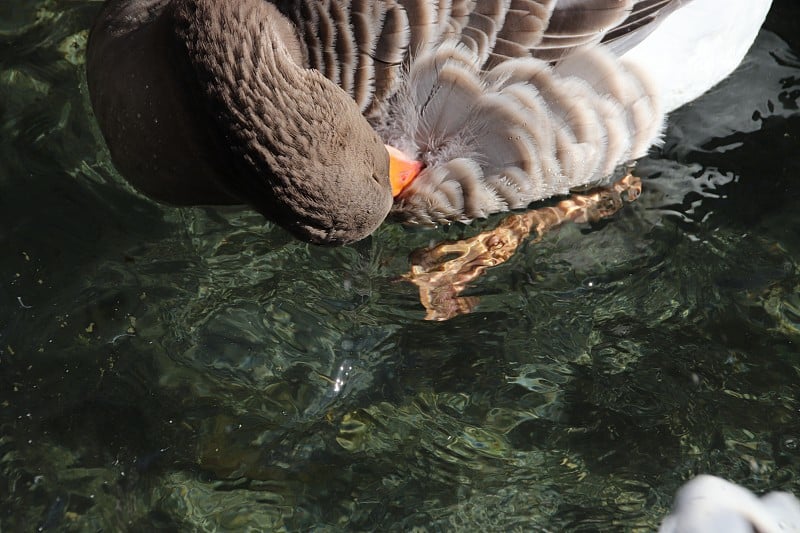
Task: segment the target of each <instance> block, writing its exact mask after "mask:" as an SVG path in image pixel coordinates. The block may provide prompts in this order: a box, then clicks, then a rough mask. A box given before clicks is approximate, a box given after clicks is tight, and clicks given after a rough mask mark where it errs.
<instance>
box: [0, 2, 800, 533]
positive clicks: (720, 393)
mask: <svg viewBox="0 0 800 533" xmlns="http://www.w3.org/2000/svg"><path fill="white" fill-rule="evenodd" d="M98 6H99V4H98V3H97V2H80V1H70V2H66V1H44V2H16V1H14V2H7V3H5V4H3V5H2V6H0V42H2V46H0V91H2V94H3V97H2V99H0V139H2V141H0V217H1V222H0V242H2V250H3V252H4V253H3V258H2V260H1V261H0V302H2V303H0V478H1V479H0V493H1V494H3V497H2V498H0V528H3V529H4V530H5V529H7V530H9V531H16V530H30V529H33V528H35V527H42V528H45V529H55V530H67V531H97V530H99V529H103V530H106V531H114V530H121V529H127V530H134V531H152V530H156V529H163V530H169V531H171V530H176V529H179V530H186V531H192V530H198V531H212V530H246V529H247V528H252V529H254V530H269V529H273V528H279V527H284V528H286V529H290V530H295V529H306V530H308V529H314V530H334V531H335V530H350V529H355V530H405V529H410V528H411V527H413V526H421V527H425V528H427V529H429V530H449V529H456V528H461V529H464V530H476V529H479V528H480V529H496V530H499V529H511V528H515V527H516V528H518V529H521V530H522V529H524V530H528V529H548V530H561V529H565V528H566V529H580V530H608V529H625V528H627V529H633V528H643V529H653V528H654V527H656V525H657V524H658V523H659V521H660V519H661V517H662V516H663V515H664V514H665V513H666V512H667V510H668V508H669V505H670V504H671V500H672V495H673V493H674V491H675V490H676V489H677V487H678V486H679V485H680V484H681V483H682V482H683V481H684V480H686V479H688V478H689V477H691V476H693V475H694V474H696V473H699V472H706V473H713V474H718V475H722V476H724V477H727V478H729V479H732V480H733V481H736V482H738V483H742V484H744V485H746V486H747V487H748V488H751V489H753V490H756V491H764V490H768V489H769V490H773V489H783V490H791V491H794V492H795V493H800V400H798V398H800V349H798V342H800V296H798V292H799V291H798V289H799V288H800V271H799V270H798V258H800V231H798V230H799V229H800V215H798V213H797V209H796V205H797V202H798V199H800V183H798V174H800V155H798V154H800V113H798V110H797V105H798V103H800V60H799V59H798V51H800V43H798V41H796V40H795V41H794V43H792V44H787V43H786V42H785V41H786V39H788V38H789V37H792V36H797V35H798V34H800V32H798V27H797V24H798V22H797V21H798V20H800V12H799V11H798V8H797V7H796V6H795V5H794V4H793V3H792V2H790V1H789V0H784V1H779V2H777V3H776V7H775V8H774V9H773V13H772V15H771V16H770V20H769V22H768V25H767V28H768V30H773V31H774V32H776V33H773V32H772V31H765V32H763V33H762V35H761V37H760V38H759V41H758V42H757V45H756V47H755V48H754V50H753V51H752V52H751V54H750V56H749V57H748V59H747V60H746V62H745V63H744V64H743V66H742V67H741V68H740V69H739V71H737V73H736V75H734V76H733V77H732V78H731V79H730V80H728V81H727V82H725V83H724V84H723V85H721V86H720V87H718V88H717V89H716V90H714V91H713V92H712V93H710V94H709V95H707V96H706V97H704V98H703V99H701V100H700V101H698V102H697V103H695V104H693V105H691V106H688V107H687V108H685V109H683V110H681V111H679V112H677V113H676V114H675V115H674V116H673V120H672V123H671V126H670V129H669V130H668V132H667V136H666V143H665V146H664V148H663V149H661V150H658V151H656V152H654V154H653V157H652V158H649V159H646V160H644V161H642V162H641V163H640V164H639V166H638V169H637V174H639V175H641V176H643V177H645V180H644V194H643V196H642V198H640V199H639V200H638V201H637V202H636V203H634V204H632V205H630V206H628V207H626V208H625V209H624V210H623V212H621V213H620V214H619V215H617V216H616V217H615V218H614V219H613V220H611V221H605V222H603V223H601V224H598V225H595V226H593V227H589V226H576V225H570V226H565V227H563V228H562V229H560V230H559V231H557V232H555V233H552V234H549V235H547V236H545V238H544V239H543V240H542V241H541V242H539V243H536V244H533V243H531V244H528V245H526V246H524V247H523V248H522V249H521V250H520V252H519V253H518V254H517V255H516V256H515V257H513V258H512V259H511V260H510V261H508V262H507V263H505V264H503V265H501V266H499V267H497V268H494V269H492V270H490V271H489V273H488V275H486V276H484V277H483V278H482V279H480V280H478V281H477V282H475V283H474V284H473V287H472V288H471V289H469V291H468V294H471V295H475V296H479V297H480V302H481V303H480V305H479V307H478V308H477V309H476V310H475V311H474V312H473V313H472V314H470V315H466V316H461V317H457V318H455V319H453V320H450V321H447V322H440V323H434V322H426V321H424V320H423V316H424V310H423V308H422V307H421V305H420V304H419V301H418V294H417V291H416V288H415V287H414V286H413V285H410V284H408V283H406V282H402V281H398V278H399V277H400V276H401V275H402V274H403V273H405V272H406V271H407V269H408V267H409V263H408V255H409V253H410V252H411V251H413V250H414V249H416V248H418V247H420V246H425V245H428V244H429V243H430V242H431V241H439V240H443V239H454V238H460V237H463V236H466V235H472V234H475V233H477V231H479V230H480V229H485V228H489V227H492V226H493V225H495V224H496V223H497V222H498V221H499V218H494V219H491V220H489V221H484V222H481V223H479V224H476V225H475V226H474V227H470V228H464V227H451V228H445V229H441V230H436V231H419V230H408V229H405V228H403V227H400V226H396V225H386V226H384V227H383V228H381V229H380V230H379V231H378V233H377V234H376V235H375V236H374V237H373V238H371V239H368V240H366V241H364V242H361V243H358V244H356V245H354V246H351V247H347V248H339V249H325V248H317V247H311V246H308V245H305V244H302V243H298V242H296V241H294V240H293V239H292V238H291V237H289V236H288V235H287V234H285V233H284V232H283V231H282V230H280V229H277V228H275V227H274V226H272V225H270V224H265V223H264V221H263V220H262V219H261V218H260V217H258V216H256V215H254V214H252V213H249V212H247V211H243V210H236V209H225V210H213V209H172V208H167V207H164V206H160V205H158V204H155V203H153V202H150V201H148V200H146V199H143V198H141V197H139V196H137V195H135V194H133V193H131V192H130V191H129V190H128V189H127V188H126V186H125V184H124V183H123V182H122V181H121V180H120V179H119V178H118V177H117V176H116V175H115V173H114V171H113V168H112V167H111V165H110V164H109V162H108V158H107V154H106V152H105V150H104V147H103V143H102V141H101V139H100V138H99V136H98V133H97V131H96V129H95V127H94V125H93V122H92V119H91V115H90V112H89V110H88V107H87V101H86V95H85V83H84V80H83V75H82V66H81V65H80V60H81V59H80V58H81V55H80V43H81V42H82V40H81V35H80V32H82V31H84V30H85V29H86V28H88V27H89V24H90V22H91V20H92V17H93V15H94V13H95V12H96V11H97V8H98ZM73 45H77V50H75V49H74V46H73ZM792 47H794V48H792Z"/></svg>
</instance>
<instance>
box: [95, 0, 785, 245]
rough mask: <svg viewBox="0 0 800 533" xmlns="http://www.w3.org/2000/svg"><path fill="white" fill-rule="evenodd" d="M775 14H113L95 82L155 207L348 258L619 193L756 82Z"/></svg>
mask: <svg viewBox="0 0 800 533" xmlns="http://www.w3.org/2000/svg"><path fill="white" fill-rule="evenodd" d="M769 4H770V0H439V1H431V0H427V1H422V0H420V1H415V0H382V1H380V0H372V1H370V0H276V1H274V2H268V1H266V0H110V1H108V2H106V4H105V5H104V7H103V9H102V12H101V13H100V15H99V17H98V19H97V21H96V23H95V25H94V27H93V29H92V32H91V36H90V39H89V46H88V51H87V72H88V82H89V90H90V94H91V100H92V105H93V107H94V111H95V114H96V116H97V119H98V122H99V124H100V128H101V130H102V132H103V135H104V137H105V139H106V141H107V144H108V147H109V150H110V152H111V156H112V159H113V161H114V163H115V165H116V167H117V168H118V170H119V171H120V172H121V173H122V174H123V175H124V176H125V177H126V178H127V179H128V180H129V181H130V182H131V183H132V184H133V185H134V186H135V187H136V188H138V189H139V190H140V191H141V192H143V193H145V194H147V195H149V196H151V197H152V198H155V199H157V200H161V201H164V202H168V203H172V204H178V205H187V204H232V203H246V204H249V205H251V206H252V207H254V208H255V209H257V210H258V211H259V212H261V213H262V214H264V216H266V217H267V218H269V219H272V220H274V221H276V222H277V223H278V224H280V225H282V226H283V227H285V228H286V229H288V230H289V231H291V232H292V233H294V234H295V235H297V236H298V237H300V238H302V239H306V240H309V241H312V242H315V243H327V244H342V243H347V242H351V241H355V240H358V239H361V238H363V237H365V236H367V235H369V234H370V233H371V232H372V231H374V230H375V228H376V227H377V226H378V225H380V224H381V222H382V221H383V220H384V219H385V218H386V217H387V215H388V214H389V213H390V211H391V213H392V214H394V215H395V216H396V217H397V218H400V219H402V220H405V221H409V222H417V223H438V222H448V221H469V220H471V219H474V218H477V217H485V216H487V215H489V214H491V213H495V212H498V211H504V210H509V209H519V208H524V207H526V206H527V205H529V204H530V203H531V202H534V201H536V200H540V199H544V198H548V197H551V196H553V195H559V194H564V193H567V192H568V191H569V190H570V189H571V188H574V187H577V186H583V185H590V184H602V183H603V182H604V180H606V179H607V178H608V176H610V175H611V174H612V172H613V171H614V169H615V168H616V167H617V166H618V165H620V164H624V163H627V162H629V161H631V160H634V159H636V158H638V157H641V156H642V155H644V153H645V152H646V151H647V149H648V147H650V146H651V145H652V144H653V143H654V142H657V140H658V137H659V134H660V131H661V129H662V126H663V123H664V118H665V115H666V113H667V112H669V111H670V110H671V109H673V108H675V107H677V106H678V105H681V104H682V103H685V102H686V101H688V100H691V99H692V98H694V97H696V96H698V95H699V94H700V93H702V92H704V91H705V90H707V89H708V88H710V87H711V86H712V85H713V84H715V83H716V82H717V81H719V80H720V79H721V78H723V77H724V76H726V75H727V74H728V73H729V72H730V71H731V70H732V69H733V68H734V67H735V66H736V65H737V64H738V62H739V61H740V60H741V58H742V56H743V55H744V53H745V52H746V50H747V48H748V47H749V45H750V44H751V43H752V41H753V39H754V38H755V34H756V32H757V30H758V28H759V27H760V25H761V23H762V22H763V19H764V17H765V16H766V12H767V10H768V8H769ZM385 145H386V146H385ZM390 155H391V157H390ZM390 174H391V175H392V178H391V180H390Z"/></svg>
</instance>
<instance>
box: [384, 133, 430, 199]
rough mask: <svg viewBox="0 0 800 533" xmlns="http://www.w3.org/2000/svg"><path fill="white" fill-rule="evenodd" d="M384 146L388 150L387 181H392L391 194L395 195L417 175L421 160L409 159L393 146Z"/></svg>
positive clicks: (420, 168)
mask: <svg viewBox="0 0 800 533" xmlns="http://www.w3.org/2000/svg"><path fill="white" fill-rule="evenodd" d="M385 146H386V151H387V152H389V181H390V182H391V183H392V196H394V197H397V195H398V194H400V193H401V192H402V191H403V189H405V188H406V187H408V184H409V183H411V182H412V181H414V178H416V177H417V174H419V171H420V170H422V162H421V161H417V160H415V159H411V158H410V157H408V156H407V155H406V154H404V153H403V152H401V151H400V150H398V149H397V148H395V147H394V146H389V145H388V144H387V145H385Z"/></svg>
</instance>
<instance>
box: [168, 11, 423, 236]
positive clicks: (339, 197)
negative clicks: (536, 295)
mask: <svg viewBox="0 0 800 533" xmlns="http://www.w3.org/2000/svg"><path fill="white" fill-rule="evenodd" d="M174 16H175V21H176V35H177V37H178V42H179V43H180V45H181V47H182V48H183V49H184V51H185V53H186V57H187V58H188V60H189V62H190V64H191V66H192V69H193V70H194V72H195V73H196V76H197V80H198V83H199V88H200V93H201V94H202V97H201V99H203V100H205V109H206V112H207V114H208V116H209V117H210V122H212V124H213V127H214V128H216V129H217V130H218V131H219V133H220V134H221V136H222V138H223V142H224V144H225V145H226V146H227V148H228V149H229V151H230V153H231V165H232V166H233V168H232V169H231V172H230V173H228V174H227V175H226V178H225V183H224V184H223V186H224V187H225V188H226V189H227V190H230V191H231V192H232V193H233V195H234V196H236V197H238V198H240V199H242V200H243V201H245V202H247V203H248V204H250V205H252V206H253V207H255V208H256V209H257V210H258V211H260V212H261V213H263V214H264V215H265V216H267V217H268V218H270V219H272V220H274V221H275V222H277V223H278V224H280V225H281V226H283V227H284V228H286V229H288V230H289V231H290V232H292V233H293V234H295V235H296V236H298V237H299V238H301V239H304V240H307V241H310V242H313V243H317V244H345V243H349V242H353V241H357V240H359V239H362V238H364V237H366V236H367V235H369V234H370V233H372V232H373V231H374V230H375V229H376V228H377V227H378V226H379V225H380V224H381V222H383V220H384V219H385V218H386V216H387V214H388V213H389V210H390V208H391V206H392V198H393V189H394V191H395V192H399V190H400V189H401V188H402V185H401V184H399V182H398V180H399V181H403V180H405V181H408V179H409V176H410V172H411V171H413V169H415V168H416V169H417V170H418V169H419V166H418V164H417V166H415V163H414V162H413V160H405V161H404V160H403V158H402V157H397V156H398V155H402V154H400V153H399V152H393V154H394V162H393V163H391V162H390V155H389V152H388V151H387V148H386V147H385V146H384V144H383V142H382V141H381V139H380V138H379V137H378V134H377V133H376V132H375V131H374V130H373V129H372V127H371V126H370V125H369V123H368V122H367V120H366V119H365V118H364V116H363V115H362V114H361V111H360V110H359V108H358V106H357V105H356V103H355V102H354V101H353V99H352V98H351V97H350V96H349V95H348V94H347V93H345V91H343V90H342V89H341V88H339V87H338V86H337V85H336V84H334V83H333V82H331V81H330V80H329V79H327V78H326V77H324V76H323V75H322V74H321V73H320V72H318V71H316V70H313V69H307V68H303V66H302V61H301V57H300V52H299V49H300V47H299V45H298V43H297V37H296V34H295V32H294V29H293V26H292V25H291V24H290V23H289V22H288V21H287V20H286V19H285V18H284V17H283V16H282V15H281V14H280V12H279V11H278V10H277V9H276V8H275V7H274V6H273V5H271V4H269V3H267V2H226V1H221V0H194V1H186V2H181V3H179V4H178V5H177V6H176V10H175V15H174ZM409 169H410V170H409ZM390 171H391V173H392V174H393V175H395V176H396V183H395V185H394V186H393V185H392V183H391V181H390ZM412 177H413V176H412Z"/></svg>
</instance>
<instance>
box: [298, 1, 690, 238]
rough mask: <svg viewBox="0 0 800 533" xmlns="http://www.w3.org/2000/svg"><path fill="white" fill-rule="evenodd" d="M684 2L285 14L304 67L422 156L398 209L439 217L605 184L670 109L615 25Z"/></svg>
mask: <svg viewBox="0 0 800 533" xmlns="http://www.w3.org/2000/svg"><path fill="white" fill-rule="evenodd" d="M685 1H687V0H439V1H423V0H385V1H384V2H369V1H366V0H351V1H349V2H347V1H342V2H336V1H334V0H326V1H323V0H319V1H315V0H302V1H301V2H299V3H298V4H299V5H300V7H295V8H294V10H293V11H291V12H287V11H286V10H285V12H287V14H288V15H289V16H290V18H291V19H292V20H294V22H295V24H296V25H297V27H298V31H299V32H300V33H301V36H300V37H301V40H302V42H303V43H305V45H306V47H307V51H306V54H305V55H306V57H307V58H308V66H310V67H312V68H318V69H319V70H320V71H321V72H323V73H324V74H325V75H326V76H327V77H328V78H329V79H330V80H332V81H333V82H335V83H338V84H340V86H341V87H342V88H343V89H345V90H346V91H348V92H349V93H350V94H351V96H353V98H354V99H355V100H356V102H357V103H358V105H359V107H360V108H361V109H362V111H364V113H365V115H366V116H367V117H368V119H369V120H370V123H371V124H372V125H373V127H374V128H375V129H376V131H377V132H378V134H379V135H380V136H381V138H382V139H383V140H384V141H385V142H386V143H387V144H391V145H393V146H396V147H398V148H399V149H401V150H403V151H405V152H406V153H408V154H410V155H413V156H415V157H417V158H419V159H420V160H422V161H423V162H424V163H425V165H426V168H425V169H424V170H423V172H422V173H421V174H420V176H419V177H418V178H417V179H416V180H415V181H414V182H413V183H412V184H411V185H410V186H409V187H408V188H407V189H406V190H405V191H404V192H403V193H402V195H401V196H400V198H398V199H397V200H396V202H395V206H394V209H393V212H394V213H395V215H397V216H398V217H400V218H403V219H406V220H409V221H414V222H419V223H436V222H445V221H451V220H471V219H474V218H477V217H484V216H487V215H489V214H491V213H493V212H496V211H501V210H505V209H517V208H522V207H525V206H526V205H528V204H530V203H531V202H533V201H536V200H540V199H543V198H548V197H550V196H553V195H559V194H565V193H567V192H569V190H570V189H571V188H574V187H577V186H583V185H590V184H600V183H603V180H605V179H607V178H608V176H610V175H611V174H612V173H613V172H614V170H615V169H616V168H617V167H618V166H619V165H622V164H625V163H627V162H629V161H631V160H632V159H635V158H637V157H641V156H642V155H643V154H644V153H645V152H646V150H647V149H648V148H649V146H651V145H652V144H653V143H654V142H656V141H657V140H658V137H659V134H660V132H661V129H662V125H663V121H664V113H663V112H662V111H661V110H660V108H659V105H658V99H657V98H656V96H655V95H656V92H655V91H654V90H653V88H652V87H650V86H649V83H648V81H647V79H646V77H645V76H644V75H642V73H640V72H637V71H636V70H635V69H633V68H630V67H629V66H626V64H625V63H624V62H623V61H621V60H620V59H619V57H618V54H619V52H620V50H622V49H623V48H624V42H626V39H627V40H628V41H629V40H630V39H631V37H630V35H629V34H625V35H622V34H621V33H617V34H615V33H614V32H615V31H618V30H620V31H621V29H622V30H625V31H629V33H634V34H635V33H636V32H644V31H649V30H650V26H651V25H652V24H653V23H654V22H657V21H658V20H659V17H660V16H661V15H660V14H661V13H662V12H668V11H671V10H672V9H674V7H675V6H676V5H678V4H679V3H682V2H685ZM298 4H295V6H297V5H298ZM348 12H349V21H350V25H349V27H348V26H347V25H346V24H345V20H346V14H347V13H348ZM291 13H295V16H294V18H292V16H291ZM300 17H302V18H300ZM342 34H346V36H342ZM606 36H610V37H609V38H608V40H609V41H611V44H609V47H606V46H605V45H601V44H599V43H601V41H603V40H604V39H606ZM614 43H617V44H616V45H615V44H614ZM317 48H319V49H317ZM333 63H335V66H334V65H333Z"/></svg>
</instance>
